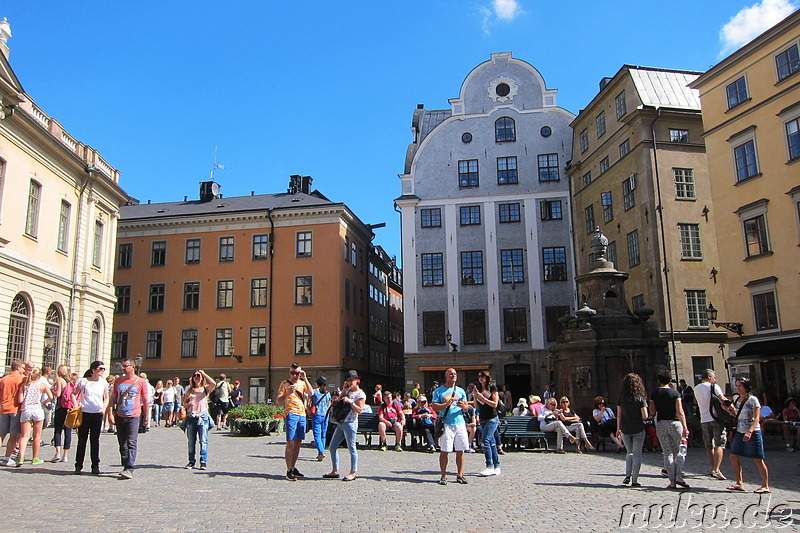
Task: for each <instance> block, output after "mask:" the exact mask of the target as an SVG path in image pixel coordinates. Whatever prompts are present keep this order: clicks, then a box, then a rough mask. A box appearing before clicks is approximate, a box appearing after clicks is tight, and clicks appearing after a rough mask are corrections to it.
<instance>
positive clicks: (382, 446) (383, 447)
mask: <svg viewBox="0 0 800 533" xmlns="http://www.w3.org/2000/svg"><path fill="white" fill-rule="evenodd" d="M378 449H379V450H380V451H382V452H385V451H388V450H389V448H388V447H387V446H386V445H385V444H381V447H380V448H378Z"/></svg>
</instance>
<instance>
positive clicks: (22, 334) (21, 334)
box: [6, 294, 30, 367]
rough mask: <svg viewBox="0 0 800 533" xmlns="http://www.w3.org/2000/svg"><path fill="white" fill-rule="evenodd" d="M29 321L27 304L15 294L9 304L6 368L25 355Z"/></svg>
mask: <svg viewBox="0 0 800 533" xmlns="http://www.w3.org/2000/svg"><path fill="white" fill-rule="evenodd" d="M29 319H30V309H29V307H28V302H27V301H26V300H25V298H23V297H22V296H21V295H19V294H17V295H16V296H15V297H14V300H12V302H11V319H10V320H9V322H8V344H7V348H6V366H7V367H9V366H11V362H12V361H15V360H17V361H23V360H24V359H25V356H26V355H27V352H28V321H29Z"/></svg>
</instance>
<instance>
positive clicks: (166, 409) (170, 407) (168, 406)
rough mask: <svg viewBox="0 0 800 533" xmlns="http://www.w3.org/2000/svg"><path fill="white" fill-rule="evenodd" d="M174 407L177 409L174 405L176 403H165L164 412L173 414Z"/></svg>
mask: <svg viewBox="0 0 800 533" xmlns="http://www.w3.org/2000/svg"><path fill="white" fill-rule="evenodd" d="M173 407H175V404H174V403H172V402H165V403H164V412H165V413H171V412H172V411H174V409H173Z"/></svg>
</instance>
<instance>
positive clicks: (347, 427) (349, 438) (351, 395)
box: [322, 370, 367, 481]
mask: <svg viewBox="0 0 800 533" xmlns="http://www.w3.org/2000/svg"><path fill="white" fill-rule="evenodd" d="M360 385H361V379H360V378H359V377H358V372H356V371H355V370H351V371H350V373H349V374H348V376H347V380H346V381H345V382H344V385H342V392H341V394H340V395H339V400H341V401H342V402H343V404H344V406H350V409H349V411H347V414H346V415H345V416H344V417H343V418H342V419H341V420H337V416H338V415H337V413H336V412H335V411H336V408H335V406H334V405H332V406H331V411H329V412H330V413H331V420H332V421H333V422H334V423H335V424H336V431H335V432H334V433H333V437H331V442H330V445H329V446H328V452H329V453H330V454H331V463H332V467H333V469H332V470H331V472H330V473H329V474H323V476H322V477H323V478H325V479H338V478H339V446H341V444H342V441H343V440H344V441H346V442H347V449H348V450H349V451H350V473H349V474H348V475H346V476H345V477H344V478H342V481H353V480H354V479H355V478H356V472H357V471H358V449H357V448H356V431H357V430H358V415H359V414H361V413H362V412H363V411H364V404H366V402H367V395H366V394H365V393H364V391H363V390H361V387H360Z"/></svg>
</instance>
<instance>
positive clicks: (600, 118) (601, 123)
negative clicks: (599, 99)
mask: <svg viewBox="0 0 800 533" xmlns="http://www.w3.org/2000/svg"><path fill="white" fill-rule="evenodd" d="M595 126H597V138H598V139H599V138H600V137H602V136H603V135H605V133H606V112H605V111H603V112H602V113H600V114H599V115H597V118H596V119H595Z"/></svg>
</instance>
